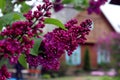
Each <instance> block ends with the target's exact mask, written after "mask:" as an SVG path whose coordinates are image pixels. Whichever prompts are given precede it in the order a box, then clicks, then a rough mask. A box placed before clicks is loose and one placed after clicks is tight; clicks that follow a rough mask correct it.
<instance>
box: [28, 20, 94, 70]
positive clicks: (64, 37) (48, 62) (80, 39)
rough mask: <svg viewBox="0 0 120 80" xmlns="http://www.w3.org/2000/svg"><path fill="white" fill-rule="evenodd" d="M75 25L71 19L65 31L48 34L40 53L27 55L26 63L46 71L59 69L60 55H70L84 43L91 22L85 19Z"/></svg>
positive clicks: (56, 30) (59, 30)
mask: <svg viewBox="0 0 120 80" xmlns="http://www.w3.org/2000/svg"><path fill="white" fill-rule="evenodd" d="M76 24H77V20H75V19H73V20H70V21H69V22H67V23H66V24H65V26H66V29H67V30H63V29H60V28H57V29H55V30H53V32H48V33H47V34H46V35H45V36H44V39H43V41H42V43H41V47H40V51H42V52H40V53H39V56H37V57H35V56H32V55H28V56H27V61H28V63H29V64H30V65H31V66H35V67H36V66H38V65H39V64H41V65H42V66H43V67H44V68H47V69H59V63H60V62H59V58H60V57H61V55H62V54H64V53H65V51H67V52H68V55H71V54H72V52H73V51H74V50H75V49H76V47H77V46H78V44H82V43H84V41H85V40H86V38H85V35H87V34H88V33H89V31H90V27H91V25H92V21H91V20H90V19H87V20H85V21H84V22H82V23H81V24H80V25H76ZM33 61H34V62H33ZM36 63H37V64H36Z"/></svg>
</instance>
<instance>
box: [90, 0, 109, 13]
mask: <svg viewBox="0 0 120 80" xmlns="http://www.w3.org/2000/svg"><path fill="white" fill-rule="evenodd" d="M105 2H107V0H90V2H89V7H88V13H89V14H91V13H92V12H95V13H97V14H99V13H100V6H101V5H103V4H105Z"/></svg>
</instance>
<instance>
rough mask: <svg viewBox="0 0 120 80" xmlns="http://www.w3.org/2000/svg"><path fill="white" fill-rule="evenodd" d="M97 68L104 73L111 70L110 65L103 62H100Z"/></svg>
mask: <svg viewBox="0 0 120 80" xmlns="http://www.w3.org/2000/svg"><path fill="white" fill-rule="evenodd" d="M98 67H99V68H100V69H102V70H104V71H108V70H110V68H111V64H110V63H104V62H101V63H100V64H99V65H98Z"/></svg>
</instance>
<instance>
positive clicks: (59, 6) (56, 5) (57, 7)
mask: <svg viewBox="0 0 120 80" xmlns="http://www.w3.org/2000/svg"><path fill="white" fill-rule="evenodd" d="M53 8H54V10H55V12H58V11H60V10H61V9H63V8H64V6H63V4H62V0H55V1H54V3H53Z"/></svg>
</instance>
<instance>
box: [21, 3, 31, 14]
mask: <svg viewBox="0 0 120 80" xmlns="http://www.w3.org/2000/svg"><path fill="white" fill-rule="evenodd" d="M30 9H31V7H30V6H29V5H27V4H26V3H25V2H23V3H22V8H21V12H22V13H26V12H28V11H29V10H30Z"/></svg>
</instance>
